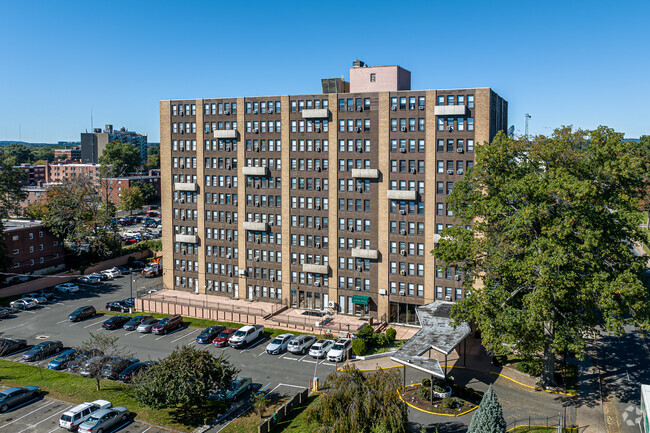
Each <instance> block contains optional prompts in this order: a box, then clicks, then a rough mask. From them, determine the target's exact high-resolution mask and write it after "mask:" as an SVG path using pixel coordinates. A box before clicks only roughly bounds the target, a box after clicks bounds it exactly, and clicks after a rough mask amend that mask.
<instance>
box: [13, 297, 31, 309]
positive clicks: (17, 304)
mask: <svg viewBox="0 0 650 433" xmlns="http://www.w3.org/2000/svg"><path fill="white" fill-rule="evenodd" d="M37 305H38V302H36V300H35V299H32V298H26V299H16V300H15V301H11V302H10V303H9V306H10V307H11V308H17V309H19V310H31V309H32V308H36V306H37Z"/></svg>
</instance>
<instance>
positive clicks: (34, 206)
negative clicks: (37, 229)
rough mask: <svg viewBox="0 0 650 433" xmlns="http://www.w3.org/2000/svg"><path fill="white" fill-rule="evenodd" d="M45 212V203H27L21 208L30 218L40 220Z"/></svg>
mask: <svg viewBox="0 0 650 433" xmlns="http://www.w3.org/2000/svg"><path fill="white" fill-rule="evenodd" d="M45 212H47V203H29V204H28V205H27V206H25V208H24V209H23V215H25V217H26V218H29V219H30V220H42V219H43V218H44V217H45Z"/></svg>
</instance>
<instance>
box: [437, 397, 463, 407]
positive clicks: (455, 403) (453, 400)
mask: <svg viewBox="0 0 650 433" xmlns="http://www.w3.org/2000/svg"><path fill="white" fill-rule="evenodd" d="M462 405H463V402H462V401H461V400H460V399H459V398H458V397H447V398H444V399H442V407H444V408H446V409H456V408H457V407H461V406H462Z"/></svg>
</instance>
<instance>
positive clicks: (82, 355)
mask: <svg viewBox="0 0 650 433" xmlns="http://www.w3.org/2000/svg"><path fill="white" fill-rule="evenodd" d="M99 355H102V353H101V352H100V351H99V350H94V349H93V350H85V351H83V352H78V353H77V356H75V358H74V359H73V360H72V361H69V362H68V365H67V368H68V370H70V371H79V370H80V369H82V368H83V366H84V365H86V362H88V361H89V360H90V359H91V358H93V357H95V356H99Z"/></svg>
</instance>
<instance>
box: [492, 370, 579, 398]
mask: <svg viewBox="0 0 650 433" xmlns="http://www.w3.org/2000/svg"><path fill="white" fill-rule="evenodd" d="M489 373H490V374H493V375H495V376H499V377H503V378H505V379H508V380H510V381H512V382H514V383H516V384H517V385H521V386H523V387H526V388H530V389H534V390H535V391H544V392H548V393H550V394H559V395H566V396H568V397H576V396H577V395H578V394H571V393H569V392H562V391H554V390H552V389H544V388H540V387H538V386H530V385H526V384H525V383H521V382H519V381H518V380H515V379H513V378H512V377H509V376H506V375H505V374H501V373H497V372H495V371H490V372H489Z"/></svg>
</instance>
